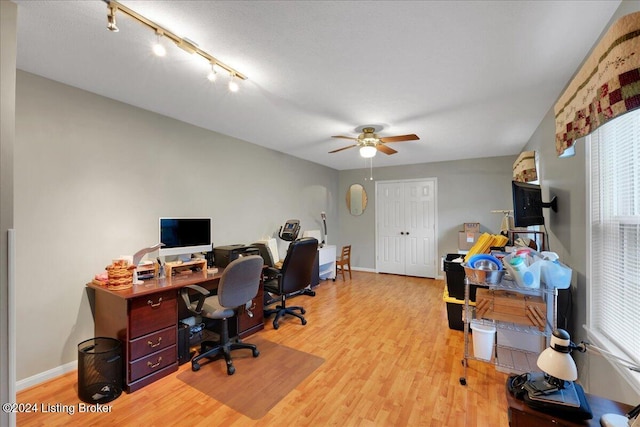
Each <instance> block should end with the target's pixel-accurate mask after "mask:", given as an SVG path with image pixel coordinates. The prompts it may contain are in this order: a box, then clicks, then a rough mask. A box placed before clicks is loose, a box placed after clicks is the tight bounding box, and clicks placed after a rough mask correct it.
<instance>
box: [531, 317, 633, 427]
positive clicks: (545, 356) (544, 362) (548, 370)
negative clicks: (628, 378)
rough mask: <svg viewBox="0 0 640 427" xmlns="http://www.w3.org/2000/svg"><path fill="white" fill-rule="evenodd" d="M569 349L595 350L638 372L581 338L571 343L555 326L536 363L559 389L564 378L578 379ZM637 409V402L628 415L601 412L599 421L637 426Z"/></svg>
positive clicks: (612, 426) (613, 425)
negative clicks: (578, 342) (547, 345)
mask: <svg viewBox="0 0 640 427" xmlns="http://www.w3.org/2000/svg"><path fill="white" fill-rule="evenodd" d="M572 350H577V351H579V352H581V353H584V352H587V351H589V352H593V353H598V354H600V355H603V356H605V357H606V358H608V359H614V360H612V361H613V362H615V363H619V364H621V365H623V366H625V367H626V368H628V369H631V370H632V371H636V372H640V366H638V365H635V364H634V363H632V362H630V361H628V360H625V359H622V358H619V357H618V356H615V355H613V354H611V353H609V352H608V351H606V350H603V349H601V348H599V347H596V346H594V345H592V344H590V343H586V342H584V341H582V342H581V343H580V344H578V345H576V344H574V343H572V342H571V337H570V336H569V333H568V332H567V331H565V330H564V329H556V330H555V331H553V335H552V336H551V343H550V345H549V347H547V348H546V349H545V350H544V351H543V352H542V353H540V356H538V362H537V364H538V367H539V368H540V369H541V370H542V371H543V372H544V373H545V374H546V375H547V378H546V380H547V382H548V383H549V384H551V385H552V386H555V387H557V388H558V389H562V388H563V386H564V381H575V380H576V379H578V370H577V369H576V363H575V362H574V361H573V358H572V357H571V351H572ZM639 412H640V405H638V406H636V407H635V408H634V409H633V410H632V411H631V412H629V414H627V416H624V415H618V414H604V415H603V416H602V417H601V419H600V424H601V425H602V426H604V427H640V418H636V417H637V416H638V413H639Z"/></svg>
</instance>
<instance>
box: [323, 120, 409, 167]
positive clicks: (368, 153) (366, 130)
mask: <svg viewBox="0 0 640 427" xmlns="http://www.w3.org/2000/svg"><path fill="white" fill-rule="evenodd" d="M375 131H376V129H375V128H374V127H373V126H364V127H362V133H361V134H360V135H358V137H357V138H354V137H351V136H342V135H336V136H332V138H342V139H352V140H354V141H356V143H355V144H353V145H349V146H346V147H342V148H338V149H337V150H333V151H329V153H337V152H338V151H342V150H346V149H348V148H353V147H360V156H362V157H364V158H365V159H370V158H372V157H374V156H375V155H376V153H377V152H378V151H382V152H383V153H384V154H388V155H391V154H395V153H397V151H396V150H394V149H393V148H391V147H388V146H387V145H385V144H386V143H389V142H402V141H415V140H418V139H420V138H418V135H416V134H409V135H397V136H385V137H382V138H381V137H379V136H378V135H377V134H376V133H375Z"/></svg>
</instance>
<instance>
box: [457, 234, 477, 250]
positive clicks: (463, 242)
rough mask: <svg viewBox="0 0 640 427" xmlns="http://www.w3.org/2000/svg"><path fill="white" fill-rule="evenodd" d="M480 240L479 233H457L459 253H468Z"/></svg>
mask: <svg viewBox="0 0 640 427" xmlns="http://www.w3.org/2000/svg"><path fill="white" fill-rule="evenodd" d="M479 238H480V233H466V232H464V231H459V232H458V249H460V250H461V251H468V250H469V249H471V247H473V245H475V244H476V242H477V241H478V239H479Z"/></svg>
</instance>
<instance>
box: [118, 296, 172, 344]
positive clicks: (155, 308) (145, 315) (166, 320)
mask: <svg viewBox="0 0 640 427" xmlns="http://www.w3.org/2000/svg"><path fill="white" fill-rule="evenodd" d="M177 324H178V301H177V292H176V291H175V290H171V291H167V292H161V293H157V294H153V295H149V296H142V297H138V298H134V299H133V300H132V301H131V308H130V312H129V338H130V339H133V338H138V337H140V336H142V335H146V334H148V333H150V332H153V331H158V330H160V329H164V328H167V327H169V326H173V327H175V326H176V325H177Z"/></svg>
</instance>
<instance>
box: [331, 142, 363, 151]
mask: <svg viewBox="0 0 640 427" xmlns="http://www.w3.org/2000/svg"><path fill="white" fill-rule="evenodd" d="M357 146H358V144H353V145H349V146H346V147H342V148H338V149H337V150H333V151H329V153H337V152H338V151H342V150H346V149H347V148H353V147H357Z"/></svg>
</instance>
